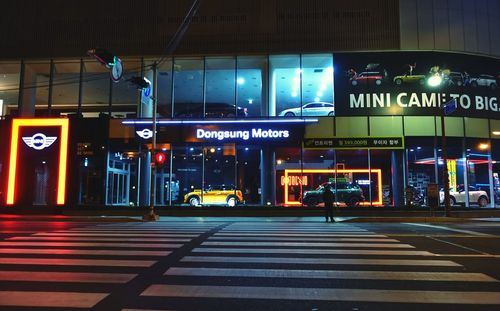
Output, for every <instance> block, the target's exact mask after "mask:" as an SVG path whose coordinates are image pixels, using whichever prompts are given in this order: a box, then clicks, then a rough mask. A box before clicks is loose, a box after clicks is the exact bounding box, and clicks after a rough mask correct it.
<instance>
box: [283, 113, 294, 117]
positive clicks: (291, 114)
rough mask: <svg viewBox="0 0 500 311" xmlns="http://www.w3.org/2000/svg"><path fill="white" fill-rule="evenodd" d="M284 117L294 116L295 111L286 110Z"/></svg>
mask: <svg viewBox="0 0 500 311" xmlns="http://www.w3.org/2000/svg"><path fill="white" fill-rule="evenodd" d="M285 117H295V113H293V112H287V113H285Z"/></svg>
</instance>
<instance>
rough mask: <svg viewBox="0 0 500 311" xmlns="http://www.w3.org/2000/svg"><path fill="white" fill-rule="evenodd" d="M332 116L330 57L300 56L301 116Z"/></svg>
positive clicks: (328, 55)
mask: <svg viewBox="0 0 500 311" xmlns="http://www.w3.org/2000/svg"><path fill="white" fill-rule="evenodd" d="M333 115H335V109H334V105H333V62H332V55H331V54H313V55H302V116H333Z"/></svg>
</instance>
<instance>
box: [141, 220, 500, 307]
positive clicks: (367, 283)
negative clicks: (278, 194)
mask: <svg viewBox="0 0 500 311" xmlns="http://www.w3.org/2000/svg"><path fill="white" fill-rule="evenodd" d="M435 258H436V255H435V254H433V253H431V252H429V251H425V250H417V249H415V247H414V246H413V245H410V244H406V243H402V242H400V241H399V240H397V239H394V238H389V237H387V236H385V235H380V234H374V233H372V232H370V231H368V230H364V229H360V228H357V227H355V226H351V225H344V224H335V225H334V226H331V225H330V226H329V225H326V226H321V224H320V225H318V224H313V225H311V224H305V225H304V224H301V223H279V224H277V223H272V224H266V223H252V224H248V223H247V224H245V223H234V224H231V225H229V226H227V227H225V228H224V229H222V230H220V231H219V232H217V233H215V234H213V235H212V236H210V237H209V238H208V239H206V240H205V241H204V242H202V243H201V244H200V245H199V246H197V247H194V248H193V249H192V251H191V253H190V254H189V255H187V256H184V257H183V258H182V259H181V260H180V261H179V263H178V264H177V265H176V266H173V267H169V268H168V269H166V270H165V272H164V281H163V282H162V284H152V285H151V286H149V287H148V288H147V289H146V290H144V291H143V292H142V294H141V296H142V297H151V298H153V297H156V298H162V299H167V300H162V301H168V299H170V298H175V299H184V301H185V302H186V305H188V304H189V302H190V301H193V299H202V300H203V299H205V298H210V299H214V298H218V299H225V298H228V299H231V300H230V301H238V300H241V301H242V302H241V303H244V304H249V303H252V302H251V301H252V300H255V302H258V301H262V300H263V299H269V300H291V301H293V300H305V301H325V302H338V301H347V302H349V301H352V302H362V301H365V302H373V303H413V304H423V303H430V304H432V303H435V304H449V305H462V304H463V305H467V304H470V305H474V304H485V305H497V304H499V305H500V294H499V293H498V292H495V291H480V290H473V291H471V292H469V291H461V290H459V289H460V288H462V287H463V286H464V284H467V285H468V286H473V285H471V284H478V286H481V285H482V284H497V283H499V281H498V280H497V279H495V278H493V277H491V276H488V275H486V274H483V273H475V272H466V271H464V269H463V267H462V265H460V264H458V263H456V262H454V261H450V260H436V259H435ZM422 270H423V271H422ZM257 280H258V284H259V286H248V284H249V282H250V283H251V284H255V282H257ZM296 280H304V282H300V283H297V281H296ZM308 280H311V282H307V281H308ZM333 280H335V282H340V281H342V282H344V281H346V282H349V281H351V282H352V281H354V280H363V281H364V282H363V283H360V282H359V281H357V282H355V283H349V284H355V285H362V287H360V288H356V286H354V287H353V285H350V286H349V288H344V287H343V286H341V285H336V284H337V283H325V282H326V281H330V282H331V281H333ZM318 282H323V283H320V284H323V287H316V286H317V284H318ZM401 282H404V283H405V290H401V289H400V284H402V283H401ZM266 284H268V286H266ZM297 284H300V285H302V286H300V285H297ZM304 284H311V285H310V286H311V287H303V285H304ZM325 284H329V285H330V286H332V287H329V288H325V287H324V286H325ZM339 284H341V283H339ZM379 284H380V285H379ZM408 284H414V286H415V289H413V290H412V289H406V288H407V287H408V286H409V285H408ZM315 285H316V286H315ZM457 286H458V287H457ZM460 286H462V287H460ZM380 288H382V289H380ZM422 288H425V289H422ZM427 288H431V289H430V290H428V289H427ZM479 288H483V287H479ZM249 299H250V301H249ZM220 301H221V303H222V301H223V300H220ZM243 301H244V302H243Z"/></svg>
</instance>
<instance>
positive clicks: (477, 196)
mask: <svg viewBox="0 0 500 311" xmlns="http://www.w3.org/2000/svg"><path fill="white" fill-rule="evenodd" d="M465 199H466V197H465V188H464V186H463V185H459V186H457V190H456V191H453V190H451V189H450V205H455V204H465ZM439 201H440V202H441V204H443V203H444V189H441V190H440V191H439ZM469 202H470V204H477V205H479V206H480V207H485V206H486V205H488V202H489V198H488V193H486V191H484V190H479V189H477V188H476V187H473V186H469Z"/></svg>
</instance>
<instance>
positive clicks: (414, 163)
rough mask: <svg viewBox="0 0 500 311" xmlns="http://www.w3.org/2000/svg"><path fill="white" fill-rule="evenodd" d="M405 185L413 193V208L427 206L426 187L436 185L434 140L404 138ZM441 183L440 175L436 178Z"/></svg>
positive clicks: (429, 138)
mask: <svg viewBox="0 0 500 311" xmlns="http://www.w3.org/2000/svg"><path fill="white" fill-rule="evenodd" d="M406 146H407V147H406V159H407V173H406V178H407V183H406V185H407V186H408V187H410V188H411V189H412V191H413V202H412V204H413V205H415V206H419V205H420V206H422V205H426V204H427V200H426V198H427V186H428V185H429V184H430V183H436V182H437V180H436V174H437V171H436V154H435V153H434V150H435V149H434V138H433V137H428V138H422V137H420V138H418V137H408V138H406ZM437 177H438V180H439V182H441V178H442V175H439V176H437Z"/></svg>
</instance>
